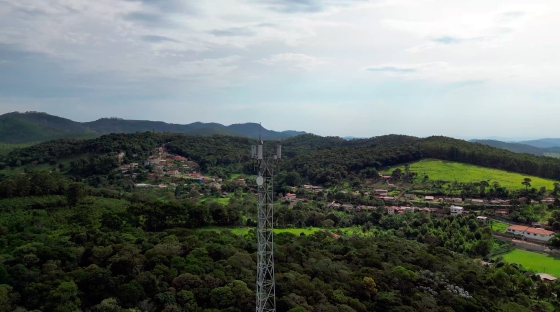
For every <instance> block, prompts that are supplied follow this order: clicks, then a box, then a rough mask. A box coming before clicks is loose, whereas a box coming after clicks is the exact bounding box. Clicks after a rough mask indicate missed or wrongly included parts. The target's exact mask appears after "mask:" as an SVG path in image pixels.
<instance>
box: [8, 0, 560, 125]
mask: <svg viewBox="0 0 560 312" xmlns="http://www.w3.org/2000/svg"><path fill="white" fill-rule="evenodd" d="M559 14H560V2H557V1H545V0H534V1H526V0H495V1H488V0H472V1H448V0H370V1H368V0H355V1H342V0H327V1H319V0H306V1H299V2H297V1H280V0H266V1H256V0H252V1H247V0H213V1H183V0H167V1H148V0H135V1H130V0H99V1H89V0H4V1H0V16H1V18H0V60H1V61H0V66H1V67H2V69H3V71H0V93H1V94H3V95H5V96H6V97H11V96H14V97H18V96H21V97H29V98H32V99H30V100H29V101H30V103H31V104H29V105H35V103H37V102H40V101H42V100H41V97H42V96H43V97H45V96H57V95H56V93H57V92H58V93H60V94H59V95H58V97H59V98H71V99H74V98H78V100H76V103H77V104H79V105H88V103H102V102H104V100H106V99H109V100H111V99H114V98H118V99H122V101H123V102H127V103H134V102H136V101H138V99H142V100H144V99H146V101H153V102H154V103H166V105H178V106H180V105H183V104H182V103H191V104H189V105H191V106H190V107H188V110H189V112H196V113H197V114H200V115H197V116H195V115H189V117H188V118H200V119H201V120H203V119H204V118H203V117H205V115H204V114H208V116H212V118H215V117H214V115H213V113H212V112H213V110H209V111H205V110H204V109H203V108H199V107H197V108H196V109H195V108H194V105H195V104H196V105H207V106H211V105H216V106H220V107H224V108H227V107H229V108H230V109H229V110H223V111H228V112H231V114H227V116H223V117H220V118H224V120H225V119H227V118H245V117H243V115H241V113H239V114H240V115H235V114H236V112H243V113H246V112H247V111H248V110H249V109H250V108H251V107H253V108H255V109H256V108H257V106H258V104H259V103H262V102H266V100H267V97H271V96H274V97H278V98H281V99H282V100H280V99H279V100H278V101H279V102H278V103H277V105H278V106H281V104H282V103H281V102H282V101H284V102H286V103H312V104H306V105H307V106H306V111H309V112H313V111H314V110H320V111H321V114H320V115H321V116H323V117H324V116H326V115H329V114H331V115H333V116H345V118H346V119H352V118H351V116H352V114H355V115H356V116H358V115H359V118H358V117H356V120H360V122H359V124H360V125H362V126H363V129H370V130H371V129H374V128H372V127H374V126H371V125H369V124H367V122H365V121H363V120H364V118H365V119H367V118H366V117H364V116H369V115H368V114H367V112H368V111H369V106H375V105H377V106H379V105H381V104H379V103H384V104H383V105H384V107H385V106H386V107H389V106H391V105H395V106H396V107H400V108H403V107H405V108H403V109H406V110H407V111H416V110H415V108H416V107H415V105H416V106H418V105H428V104H426V103H429V104H430V105H433V107H432V108H431V110H432V111H437V110H438V108H439V111H442V112H446V113H449V114H453V112H460V113H461V112H462V111H461V110H460V109H459V108H455V109H454V108H453V106H458V104H456V103H461V107H469V106H468V105H467V104H468V103H466V102H465V100H464V99H465V98H466V97H465V94H467V95H469V92H474V91H473V90H474V89H476V91H477V92H479V93H477V94H476V95H477V96H478V97H473V98H472V100H473V101H478V102H484V103H485V105H492V102H491V101H489V100H484V101H481V99H487V98H489V99H492V101H496V102H499V103H500V104H495V107H500V108H502V106H500V105H503V103H504V101H507V102H508V103H512V104H511V106H510V109H509V110H508V114H511V116H512V117H511V119H513V120H515V119H516V117H515V118H514V116H521V117H523V114H522V113H520V112H523V111H524V110H525V109H524V107H526V106H527V105H529V104H530V105H536V104H533V103H534V102H538V103H539V105H541V106H539V107H542V108H543V109H542V112H536V113H535V114H538V113H542V114H545V113H543V112H544V111H546V116H552V115H555V114H560V106H559V105H557V104H558V102H559V101H560V98H559V96H558V93H557V92H556V91H554V90H555V88H556V87H557V85H558V84H559V83H560V71H559V70H558V68H560V60H559V59H558V57H557V54H558V50H559V49H560V38H559V37H558V36H556V35H555V33H554V30H556V29H558V28H560V21H558V19H557V16H558V15H559ZM5 68H8V69H9V71H5V70H4V69H5ZM4 73H8V74H4ZM45 77H47V78H45ZM286 81H289V82H290V83H285V82H286ZM4 82H6V83H4ZM7 82H9V84H8V83H7ZM55 82H57V83H55ZM462 82H481V83H480V84H473V85H469V87H468V88H463V89H464V91H462V92H464V93H461V94H459V92H457V91H456V87H455V85H461V83H462ZM482 82H483V83H482ZM449 85H451V86H452V88H454V89H453V90H455V91H453V92H451V93H449V94H447V93H446V95H445V100H443V99H442V98H443V97H433V98H432V97H430V96H431V94H432V93H424V90H425V89H426V88H433V89H434V90H435V91H433V93H434V94H436V93H438V92H439V93H445V92H447V91H448V90H447V89H446V88H448V86H449ZM494 88H495V89H497V90H515V91H516V92H517V93H518V95H517V96H516V97H515V98H516V101H511V97H508V96H506V95H505V93H506V92H504V93H500V92H494V93H492V96H488V97H485V96H486V95H487V94H488V93H489V92H490V90H494ZM91 90H94V91H91ZM465 90H466V91H465ZM542 92H544V93H546V94H545V95H542V96H539V97H538V98H533V95H534V94H537V93H539V94H540V93H542ZM403 93H405V94H407V98H403V96H402V94H403ZM45 94H46V95H45ZM53 94H54V95H53ZM324 94H328V96H326V95H325V96H324ZM322 96H324V98H322ZM467 98H468V97H467ZM500 99H502V100H500ZM71 101H73V100H68V103H70V102H71ZM346 101H351V102H352V103H355V104H352V105H355V106H352V105H349V104H347V103H348V102H346ZM23 102H25V100H23V99H22V100H20V101H19V102H18V103H20V104H18V105H24V104H23ZM322 102H328V103H330V104H329V105H325V106H324V107H322V106H321V104H320V103H322ZM341 103H343V104H341ZM45 105H47V106H48V105H52V104H50V103H49V104H45ZM69 105H70V104H69ZM185 105H186V104H185ZM6 107H8V106H5V107H3V108H2V107H0V109H2V110H4V111H5V110H6V109H7V108H6ZM9 107H13V105H11V106H9ZM146 107H150V105H148V104H146ZM348 107H356V111H352V110H349V109H348ZM182 108H183V107H181V109H182ZM315 108H316V109H315ZM178 110H179V109H178ZM122 111H123V112H126V109H123V110H122ZM167 111H173V110H172V109H169V110H167ZM363 112H366V113H365V114H362V113H363ZM370 112H371V115H372V116H373V115H374V113H373V110H372V111H370ZM0 113H1V112H0ZM76 114H78V113H76ZM139 114H140V113H139ZM193 114H194V113H193ZM461 114H462V113H461ZM267 115H268V114H264V113H263V116H267ZM318 115H319V114H317V116H318ZM234 116H237V117H234ZM306 116H307V118H313V116H314V115H313V114H306ZM372 116H369V117H368V118H375V117H372ZM123 117H126V116H123ZM149 117H150V116H149V115H148V116H146V117H145V118H149ZM521 117H520V118H521ZM169 118H170V119H171V118H179V117H177V115H176V114H174V115H169ZM181 118H187V117H181ZM208 118H210V117H208ZM212 118H210V119H212ZM290 118H292V117H290ZM471 118H472V116H471ZM506 119H507V118H506ZM545 119H546V118H545ZM174 120H175V119H174ZM205 120H208V119H205ZM224 120H222V122H224ZM175 121H178V120H175ZM208 121H210V120H208ZM244 121H246V120H232V121H231V122H244ZM312 122H313V121H309V123H312ZM315 122H316V124H315V126H314V127H316V129H320V128H321V127H326V126H325V125H324V123H322V122H321V121H315ZM375 122H380V123H381V121H378V120H377V121H375ZM293 123H295V124H303V121H302V120H301V119H297V118H295V119H294V121H293ZM490 126H491V125H489V126H488V127H490ZM539 126H541V125H538V124H535V125H534V127H533V128H535V129H538V128H539ZM280 128H281V127H280ZM550 129H552V128H550ZM329 131H333V132H334V131H336V129H329ZM372 131H373V130H372ZM535 131H536V130H535ZM348 134H352V133H348ZM362 135H363V134H362Z"/></svg>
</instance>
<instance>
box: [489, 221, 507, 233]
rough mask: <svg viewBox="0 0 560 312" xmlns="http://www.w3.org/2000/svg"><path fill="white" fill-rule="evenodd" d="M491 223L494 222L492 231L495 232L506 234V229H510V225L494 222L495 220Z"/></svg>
mask: <svg viewBox="0 0 560 312" xmlns="http://www.w3.org/2000/svg"><path fill="white" fill-rule="evenodd" d="M491 222H492V231H495V232H500V233H505V232H506V229H507V228H508V227H509V224H507V223H504V222H500V221H494V220H492V221H491Z"/></svg>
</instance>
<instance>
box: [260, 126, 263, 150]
mask: <svg viewBox="0 0 560 312" xmlns="http://www.w3.org/2000/svg"><path fill="white" fill-rule="evenodd" d="M261 129H262V124H261V123H260V122H259V144H261V145H262V144H263V141H262V139H261Z"/></svg>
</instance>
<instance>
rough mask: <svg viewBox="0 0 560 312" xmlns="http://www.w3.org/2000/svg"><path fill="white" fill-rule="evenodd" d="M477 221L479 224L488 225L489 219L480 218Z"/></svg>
mask: <svg viewBox="0 0 560 312" xmlns="http://www.w3.org/2000/svg"><path fill="white" fill-rule="evenodd" d="M476 221H477V222H478V224H487V223H488V218H487V217H485V216H478V217H476Z"/></svg>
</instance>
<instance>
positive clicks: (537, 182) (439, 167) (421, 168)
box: [382, 159, 558, 190]
mask: <svg viewBox="0 0 560 312" xmlns="http://www.w3.org/2000/svg"><path fill="white" fill-rule="evenodd" d="M409 165H410V170H411V171H413V172H416V173H418V178H419V179H422V178H423V177H424V175H427V176H428V177H429V178H430V180H442V181H448V182H453V181H457V182H463V183H466V182H480V181H486V182H488V183H489V184H490V185H492V182H496V181H497V182H499V183H500V185H501V186H505V187H507V188H508V189H519V188H525V187H524V186H523V185H522V184H521V182H523V179H524V178H530V179H531V187H535V188H537V189H538V188H540V187H542V186H544V187H546V188H547V189H549V190H550V189H553V187H554V186H553V185H554V183H555V182H558V181H554V180H550V179H543V178H539V177H535V176H528V175H523V174H519V173H515V172H507V171H504V170H498V169H491V168H485V167H480V166H475V165H469V164H462V163H458V162H453V161H445V160H438V159H422V160H420V161H417V162H412V163H410V164H409ZM396 168H400V169H401V170H404V165H398V166H393V167H390V168H388V169H385V170H383V171H382V172H383V173H384V174H389V175H390V174H391V172H393V170H395V169H396Z"/></svg>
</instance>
